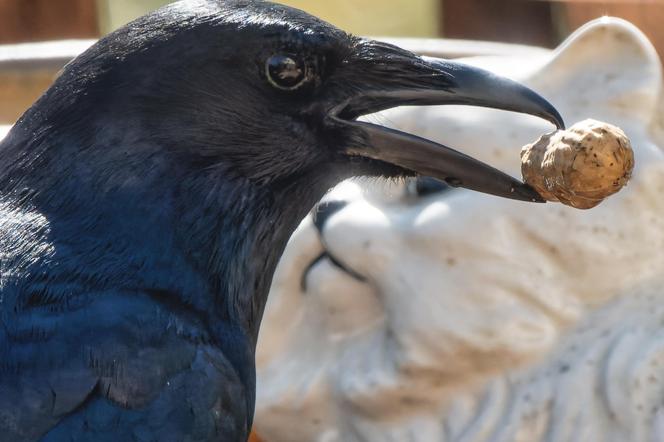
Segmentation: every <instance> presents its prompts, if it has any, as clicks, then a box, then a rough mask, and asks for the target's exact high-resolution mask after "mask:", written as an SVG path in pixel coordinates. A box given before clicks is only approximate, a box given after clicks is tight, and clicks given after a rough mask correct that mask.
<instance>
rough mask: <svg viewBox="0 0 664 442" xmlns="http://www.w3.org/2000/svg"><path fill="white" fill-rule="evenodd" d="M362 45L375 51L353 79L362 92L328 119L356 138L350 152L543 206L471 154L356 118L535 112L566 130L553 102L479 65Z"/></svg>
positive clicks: (526, 188)
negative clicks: (441, 108)
mask: <svg viewBox="0 0 664 442" xmlns="http://www.w3.org/2000/svg"><path fill="white" fill-rule="evenodd" d="M362 44H363V45H367V46H369V47H370V48H371V50H370V51H366V50H365V51H362V53H363V54H364V55H363V56H361V57H360V58H359V61H358V62H357V64H358V65H360V66H361V69H358V72H357V73H356V74H355V76H354V79H353V80H351V81H352V83H353V86H354V89H355V90H361V91H362V92H361V93H360V94H357V95H354V96H353V97H351V98H350V99H349V100H347V101H346V102H344V103H342V104H341V105H339V106H337V107H336V108H334V109H333V110H332V112H331V114H330V124H332V125H334V126H336V127H339V128H344V129H345V130H350V131H352V133H353V136H352V137H351V138H352V140H353V142H351V143H350V144H351V145H350V146H348V147H347V150H346V153H347V154H348V155H351V156H354V155H359V156H363V157H368V158H372V159H375V160H380V161H384V162H388V163H391V164H394V165H397V166H399V167H401V168H403V169H407V170H409V171H412V172H414V173H416V174H419V175H425V176H430V177H433V178H437V179H440V180H443V181H445V182H447V183H448V184H450V185H451V186H455V187H465V188H467V189H471V190H475V191H479V192H484V193H488V194H491V195H497V196H501V197H505V198H511V199H516V200H521V201H532V202H543V201H544V200H543V199H542V198H541V196H540V195H539V194H537V192H535V190H533V189H532V188H531V187H530V186H528V185H527V184H524V183H522V182H521V181H518V180H516V179H515V178H512V177H511V176H509V175H507V174H505V173H503V172H501V171H499V170H497V169H495V168H493V167H491V166H489V165H487V164H485V163H483V162H481V161H478V160H476V159H474V158H472V157H470V156H468V155H465V154H463V153H461V152H458V151H456V150H454V149H451V148H449V147H446V146H443V145H441V144H438V143H435V142H433V141H430V140H427V139H424V138H421V137H417V136H414V135H411V134H408V133H404V132H400V131H397V130H393V129H388V128H385V127H382V126H378V125H375V124H371V123H366V122H361V121H356V118H357V117H359V116H362V115H367V114H370V113H374V112H378V111H380V110H384V109H388V108H392V107H396V106H404V105H408V106H413V105H419V106H423V105H442V104H462V105H471V106H481V107H489V108H494V109H502V110H507V111H513V112H519V113H524V114H530V115H534V116H537V117H540V118H543V119H545V120H547V121H549V122H551V123H552V124H553V125H555V126H556V128H559V129H560V128H564V122H563V119H562V117H561V116H560V114H559V113H558V111H557V110H556V109H555V108H554V107H553V106H552V105H551V104H550V103H549V102H548V101H546V100H545V99H544V98H542V97H541V96H540V95H538V94H537V93H535V92H534V91H532V90H531V89H529V88H527V87H525V86H523V85H521V84H519V83H517V82H515V81H512V80H509V79H506V78H502V77H499V76H497V75H494V74H492V73H490V72H488V71H485V70H482V69H479V68H475V67H472V66H468V65H464V64H461V63H455V62H451V61H445V60H438V59H431V58H423V57H418V56H415V55H413V54H411V53H409V52H407V51H403V50H401V49H399V48H396V47H394V46H391V45H387V44H382V43H378V42H371V41H365V42H363V43H362ZM366 53H369V54H370V56H369V55H366Z"/></svg>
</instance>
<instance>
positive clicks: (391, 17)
mask: <svg viewBox="0 0 664 442" xmlns="http://www.w3.org/2000/svg"><path fill="white" fill-rule="evenodd" d="M97 1H98V3H99V11H100V20H101V29H102V31H104V32H107V31H110V30H112V29H114V28H116V27H118V26H120V25H122V24H124V23H126V22H128V21H130V20H131V19H133V18H135V17H138V16H139V15H141V14H143V13H145V12H147V11H149V10H152V9H155V8H158V7H159V6H161V5H164V4H166V3H169V1H168V0H97ZM281 3H284V4H288V5H291V6H295V7H297V8H300V9H304V10H306V11H307V12H310V13H312V14H314V15H318V16H319V17H321V18H323V19H325V20H327V21H330V22H332V23H334V24H335V25H337V26H339V27H341V28H343V29H344V30H346V31H349V32H353V33H355V34H358V35H390V36H418V37H427V36H436V35H438V34H439V22H440V16H441V14H440V11H439V5H440V3H441V2H440V0H282V1H281Z"/></svg>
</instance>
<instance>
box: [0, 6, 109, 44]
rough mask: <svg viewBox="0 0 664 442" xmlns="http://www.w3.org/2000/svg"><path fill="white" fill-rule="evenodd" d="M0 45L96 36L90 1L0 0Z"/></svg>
mask: <svg viewBox="0 0 664 442" xmlns="http://www.w3.org/2000/svg"><path fill="white" fill-rule="evenodd" d="M0 17H2V25H1V26H0V43H19V42H27V41H44V40H58V39H65V38H91V37H98V36H99V26H98V23H97V8H96V3H95V2H94V1H93V0H0Z"/></svg>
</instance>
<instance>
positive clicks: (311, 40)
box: [0, 0, 563, 442]
mask: <svg viewBox="0 0 664 442" xmlns="http://www.w3.org/2000/svg"><path fill="white" fill-rule="evenodd" d="M445 103H458V104H459V103H460V104H469V105H479V106H489V107H494V108H499V109H506V110H512V111H517V112H524V113H529V114H533V115H537V116H540V117H543V118H545V119H547V120H549V121H551V122H553V123H554V124H555V125H556V126H559V127H560V126H562V125H563V123H562V120H561V118H560V116H559V115H558V113H557V112H556V111H555V109H554V108H553V107H552V106H551V105H550V104H548V103H547V102H546V101H545V100H544V99H542V98H541V97H539V96H538V95H536V94H535V93H534V92H532V91H530V90H529V89H526V88H525V87H523V86H520V85H519V84H516V83H514V82H511V81H508V80H505V79H501V78H498V77H496V76H493V75H491V74H489V73H487V72H484V71H481V70H478V69H475V68H471V67H468V66H463V65H460V64H456V63H452V62H445V61H435V60H429V59H423V58H420V57H417V56H415V55H413V54H412V53H409V52H407V51H404V50H402V49H399V48H397V47H395V46H391V45H388V44H385V43H380V42H377V41H371V40H365V39H361V38H356V37H353V36H351V35H348V34H346V33H344V32H342V31H341V30H339V29H337V28H335V27H333V26H331V25H329V24H327V23H325V22H322V21H320V20H318V19H316V18H314V17H312V16H310V15H307V14H305V13H303V12H301V11H299V10H296V9H292V8H288V7H284V6H280V5H275V4H272V3H268V2H263V1H251V0H228V1H222V0H185V1H181V2H177V3H174V4H172V5H170V6H168V7H166V8H164V9H161V10H159V11H157V12H155V13H152V14H150V15H148V16H145V17H143V18H141V19H138V20H137V21H134V22H133V23H131V24H129V25H128V26H126V27H124V28H122V29H120V30H119V31H117V32H114V33H112V34H110V35H109V36H107V37H105V38H103V39H101V40H100V41H99V42H98V43H97V44H96V45H94V46H93V47H92V48H91V49H89V50H88V51H87V52H85V53H84V54H83V55H81V56H80V57H78V58H77V59H76V60H74V61H73V62H71V63H70V64H69V65H68V66H67V67H66V68H65V69H64V70H63V72H62V73H61V75H60V76H59V78H58V79H57V80H56V81H55V83H54V84H53V86H52V87H51V88H50V89H49V90H48V91H47V92H46V93H45V94H44V96H42V97H41V98H40V99H39V101H37V103H36V104H35V105H34V106H32V108H31V109H29V110H28V111H27V112H26V113H25V115H23V117H22V118H21V119H20V120H19V121H18V122H17V123H16V125H15V126H14V128H13V129H12V131H11V132H10V133H9V135H8V136H7V138H6V139H5V140H4V141H3V142H2V144H1V145H0V158H1V160H0V315H1V316H0V317H1V319H2V327H0V440H2V441H36V440H41V441H63V440H66V441H70V440H72V441H96V442H99V441H134V440H135V441H208V440H217V441H241V440H245V439H246V438H247V435H248V432H249V430H250V428H251V423H252V416H253V410H254V396H255V393H254V390H255V386H254V385H255V371H254V349H255V346H256V339H257V336H258V329H259V325H260V321H261V316H262V314H263V309H264V307H265V301H266V297H267V294H268V289H269V286H270V281H271V278H272V274H273V272H274V269H275V266H276V264H277V260H278V259H279V256H280V254H281V253H282V251H283V249H284V247H285V245H286V241H287V240H288V238H289V236H290V234H291V233H292V232H293V230H294V229H295V227H296V226H297V224H298V223H299V222H300V220H301V219H302V218H303V217H304V216H305V215H306V214H307V211H308V210H310V209H311V207H312V206H313V205H314V204H315V203H316V201H317V200H318V199H319V198H320V197H321V196H322V195H323V194H324V193H325V191H326V190H328V189H329V188H331V187H332V186H333V185H334V184H336V183H338V182H339V181H341V180H343V179H345V178H347V177H351V176H357V175H369V176H385V177H401V176H410V175H417V174H421V175H427V176H432V177H436V178H439V179H443V180H446V181H447V182H448V183H449V184H451V185H454V186H463V187H467V188H469V189H474V190H479V191H482V192H488V193H492V194H495V195H499V196H504V197H508V198H515V199H521V200H527V201H531V200H539V197H538V195H537V194H536V193H535V192H534V191H533V190H531V189H530V188H529V187H527V186H525V185H524V184H522V183H520V182H519V181H516V180H514V179H512V178H510V177H509V176H507V175H504V174H502V173H501V172H499V171H497V170H495V169H493V168H491V167H489V166H487V165H484V164H482V163H480V162H478V161H475V160H473V159H472V158H470V157H467V156H465V155H463V154H461V153H458V152H456V151H453V150H451V149H448V148H446V147H444V146H441V145H438V144H435V143H433V142H430V141H427V140H425V139H421V138H418V137H415V136H412V135H409V134H405V133H400V132H397V131H394V130H388V129H386V128H383V127H380V126H377V125H373V124H369V123H364V122H359V121H357V118H358V117H359V116H362V115H366V114H369V113H373V112H376V111H379V110H382V109H386V108H390V107H394V106H399V105H434V104H445Z"/></svg>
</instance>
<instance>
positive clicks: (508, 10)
mask: <svg viewBox="0 0 664 442" xmlns="http://www.w3.org/2000/svg"><path fill="white" fill-rule="evenodd" d="M443 33H444V35H445V37H447V38H461V39H469V40H488V41H502V42H509V43H520V44H529V45H536V46H545V47H554V46H555V45H556V43H557V42H558V39H557V33H556V31H555V29H554V26H553V20H552V16H551V5H550V4H549V2H544V1H532V0H443Z"/></svg>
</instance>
